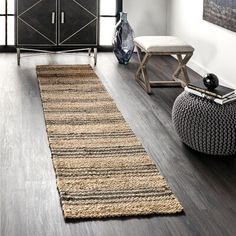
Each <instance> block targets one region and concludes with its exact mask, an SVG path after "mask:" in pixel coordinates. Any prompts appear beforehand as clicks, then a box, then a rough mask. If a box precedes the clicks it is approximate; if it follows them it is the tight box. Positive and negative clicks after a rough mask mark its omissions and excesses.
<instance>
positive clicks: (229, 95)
mask: <svg viewBox="0 0 236 236" xmlns="http://www.w3.org/2000/svg"><path fill="white" fill-rule="evenodd" d="M184 90H185V91H187V92H189V93H191V94H195V95H196V96H199V97H204V98H207V99H210V100H212V101H214V102H216V103H218V104H221V105H223V104H227V103H230V102H234V101H236V94H235V89H233V88H229V87H225V86H222V85H219V86H218V87H217V88H215V89H214V90H209V89H208V88H207V87H206V86H205V85H204V83H203V81H202V80H197V81H194V82H191V83H189V84H188V85H187V86H186V87H185V88H184Z"/></svg>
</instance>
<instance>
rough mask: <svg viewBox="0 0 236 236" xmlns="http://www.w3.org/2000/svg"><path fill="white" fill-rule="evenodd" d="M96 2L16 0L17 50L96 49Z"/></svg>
mask: <svg viewBox="0 0 236 236" xmlns="http://www.w3.org/2000/svg"><path fill="white" fill-rule="evenodd" d="M98 1H99V0H16V46H17V47H34V46H35V47H47V46H50V47H60V46H61V47H62V46H63V47H65V46H71V47H76V46H88V47H89V46H91V47H96V46H97V43H98V42H97V41H98V40H97V34H98Z"/></svg>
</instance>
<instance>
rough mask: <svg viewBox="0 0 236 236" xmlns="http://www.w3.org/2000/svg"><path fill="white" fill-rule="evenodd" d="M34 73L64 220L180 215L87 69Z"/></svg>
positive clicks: (56, 67)
mask: <svg viewBox="0 0 236 236" xmlns="http://www.w3.org/2000/svg"><path fill="white" fill-rule="evenodd" d="M36 70H37V75H38V80H39V84H40V91H41V98H42V102H43V110H44V116H45V121H46V128H47V133H48V139H49V145H50V149H51V153H52V160H53V164H54V168H55V172H56V179H57V187H58V191H59V194H60V200H61V205H62V209H63V213H64V217H65V218H66V219H76V218H100V217H111V216H112V217H115V216H134V215H147V214H155V213H156V214H172V213H178V212H181V211H182V210H183V208H182V206H181V205H180V203H179V202H178V200H177V199H176V197H175V196H174V194H173V193H172V191H171V190H170V188H169V187H168V185H167V183H166V181H165V180H164V178H163V177H162V176H161V175H160V173H159V171H158V170H157V168H156V166H155V164H154V162H153V161H152V160H151V159H150V158H149V157H148V155H147V153H146V152H145V150H144V148H143V147H142V145H141V144H140V142H139V141H138V139H137V138H136V136H135V134H134V133H133V131H132V130H131V129H130V128H129V126H128V124H127V123H126V121H125V120H124V118H123V117H122V114H121V113H120V111H119V110H118V109H117V107H116V104H115V102H114V101H113V99H112V98H111V96H110V95H109V94H108V92H107V91H106V89H105V88H104V86H103V85H102V83H101V81H100V80H99V78H98V77H97V75H96V74H95V73H94V71H93V69H92V68H91V67H90V66H89V65H66V66H65V65H43V66H37V69H36Z"/></svg>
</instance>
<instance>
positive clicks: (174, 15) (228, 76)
mask: <svg viewBox="0 0 236 236" xmlns="http://www.w3.org/2000/svg"><path fill="white" fill-rule="evenodd" d="M202 13H203V0H168V5H167V34H169V35H176V36H179V37H181V38H182V39H183V40H185V41H186V42H188V43H190V44H191V45H192V46H193V47H194V48H195V52H194V56H193V57H192V59H191V61H190V63H189V64H188V65H190V67H192V68H193V69H194V70H195V71H197V72H198V73H199V74H201V75H203V74H205V73H206V72H212V73H215V74H216V75H217V76H218V77H219V79H220V82H221V83H223V84H224V82H226V84H228V85H231V86H233V87H235V88H236V33H235V32H232V31H229V30H227V29H224V28H222V27H219V26H217V25H214V24H211V23H209V22H207V21H204V20H203V19H202Z"/></svg>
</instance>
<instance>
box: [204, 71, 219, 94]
mask: <svg viewBox="0 0 236 236" xmlns="http://www.w3.org/2000/svg"><path fill="white" fill-rule="evenodd" d="M203 83H204V85H205V86H206V87H207V88H208V89H209V90H214V89H215V88H217V87H218V85H219V79H218V77H217V76H216V75H215V74H213V73H209V74H206V75H205V76H204V77H203Z"/></svg>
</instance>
